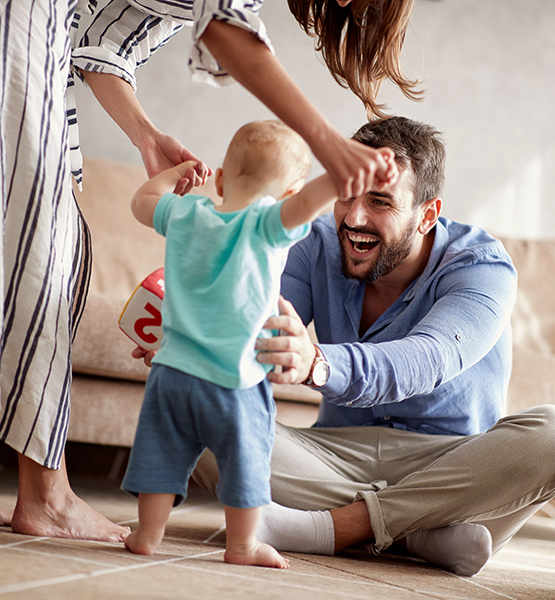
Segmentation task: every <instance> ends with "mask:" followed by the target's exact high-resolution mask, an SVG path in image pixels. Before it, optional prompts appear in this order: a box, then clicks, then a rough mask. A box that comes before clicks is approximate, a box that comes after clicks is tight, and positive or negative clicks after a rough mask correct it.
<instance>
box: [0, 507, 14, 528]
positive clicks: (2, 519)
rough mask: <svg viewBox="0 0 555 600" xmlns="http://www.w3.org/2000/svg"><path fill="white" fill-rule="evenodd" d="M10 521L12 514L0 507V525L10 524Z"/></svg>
mask: <svg viewBox="0 0 555 600" xmlns="http://www.w3.org/2000/svg"><path fill="white" fill-rule="evenodd" d="M11 523H12V516H11V514H10V513H9V512H7V511H5V510H4V509H3V508H0V527H6V526H10V525H11Z"/></svg>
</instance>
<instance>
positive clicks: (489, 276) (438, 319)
mask: <svg viewBox="0 0 555 600" xmlns="http://www.w3.org/2000/svg"><path fill="white" fill-rule="evenodd" d="M437 293H438V297H437V298H436V300H435V302H434V304H433V306H432V307H431V308H430V310H429V312H428V313H427V314H426V315H425V316H424V317H423V318H422V320H421V321H420V322H418V323H417V324H416V325H415V326H414V327H413V328H412V330H411V331H410V332H409V333H408V335H406V336H405V337H403V338H402V339H398V340H392V341H386V342H382V343H377V344H376V343H360V342H359V343H354V344H336V345H326V344H323V345H321V348H322V351H323V353H324V355H325V356H326V358H327V359H328V361H329V362H330V363H331V364H332V366H333V368H332V375H331V377H330V380H329V382H328V384H327V385H326V387H325V388H323V390H322V391H323V393H324V394H325V396H326V399H327V400H328V401H330V402H332V403H333V404H337V405H340V406H341V405H343V406H345V405H346V406H352V407H358V408H364V407H368V406H376V405H380V404H387V403H392V402H401V401H403V400H405V399H407V398H410V397H412V396H416V395H421V394H430V393H431V392H432V391H433V390H434V389H436V388H437V387H439V386H440V385H442V384H443V383H445V382H447V381H449V380H451V379H453V378H454V377H456V376H457V375H459V374H460V373H462V372H463V371H465V370H467V369H469V368H470V367H472V366H473V365H475V364H476V363H477V362H479V361H480V360H481V359H482V358H483V357H484V356H485V355H486V354H488V353H489V352H490V351H491V350H492V348H493V347H494V345H495V344H496V343H497V341H498V340H499V338H500V336H501V335H502V333H503V331H504V330H505V329H506V328H507V327H508V326H509V321H510V315H511V311H512V308H513V305H514V301H515V295H516V276H515V272H514V269H513V268H512V265H510V264H509V263H507V262H505V261H503V260H499V261H495V262H492V263H481V262H479V261H477V262H476V263H475V264H471V265H466V266H465V267H464V268H459V269H456V270H454V271H452V272H451V273H449V274H446V275H444V276H443V277H442V280H441V282H440V284H439V285H438V288H437Z"/></svg>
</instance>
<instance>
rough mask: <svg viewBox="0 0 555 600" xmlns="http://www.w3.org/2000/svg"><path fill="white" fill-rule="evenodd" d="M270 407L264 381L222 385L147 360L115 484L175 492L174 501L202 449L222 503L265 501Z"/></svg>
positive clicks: (131, 489)
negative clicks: (127, 451)
mask: <svg viewBox="0 0 555 600" xmlns="http://www.w3.org/2000/svg"><path fill="white" fill-rule="evenodd" d="M275 410H276V409H275V403H274V399H273V394H272V388H271V385H270V383H269V382H268V380H267V379H265V380H264V381H262V382H261V383H259V384H258V385H257V386H254V387H252V388H248V389H240V390H236V389H228V388H223V387H220V386H218V385H215V384H213V383H210V382H208V381H205V380H204V379H199V378H197V377H193V376H192V375H188V374H187V373H183V372H181V371H178V370H176V369H172V368H171V367H166V366H164V365H160V364H155V365H153V367H152V371H151V373H150V375H149V378H148V381H147V384H146V389H145V397H144V401H143V406H142V409H141V414H140V417H139V424H138V426H137V432H136V434H135V442H134V444H133V448H132V450H131V456H130V458H129V465H128V467H127V472H126V474H125V477H124V479H123V482H122V486H121V487H122V488H123V489H124V490H126V491H128V492H131V493H133V494H138V493H153V494H176V496H178V497H179V498H178V501H181V500H182V499H184V498H186V497H187V487H188V482H189V477H190V476H191V473H192V472H193V469H194V468H195V465H196V463H197V461H198V459H199V458H200V455H201V454H202V452H203V451H204V449H205V448H209V449H210V450H211V451H212V452H213V453H214V456H215V457H216V461H217V463H218V469H219V472H220V481H219V483H218V486H217V488H216V492H217V494H218V497H219V498H220V500H221V501H222V502H223V504H225V505H226V506H232V507H236V508H253V507H256V506H263V505H265V504H269V503H270V500H271V494H270V459H271V454H272V447H273V444H274V433H275Z"/></svg>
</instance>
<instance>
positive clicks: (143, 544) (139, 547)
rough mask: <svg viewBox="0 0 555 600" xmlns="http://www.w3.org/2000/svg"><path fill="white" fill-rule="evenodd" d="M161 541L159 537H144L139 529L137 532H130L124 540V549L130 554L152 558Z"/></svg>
mask: <svg viewBox="0 0 555 600" xmlns="http://www.w3.org/2000/svg"><path fill="white" fill-rule="evenodd" d="M161 541H162V539H161V538H160V537H159V536H155V537H153V536H150V535H145V534H144V533H143V532H142V531H141V528H140V527H139V529H137V531H133V532H131V533H130V534H129V535H128V536H127V537H126V538H125V542H124V543H125V547H126V548H127V549H128V550H129V551H130V552H134V553H135V554H145V555H147V556H152V555H153V554H154V553H155V552H156V550H157V549H158V546H159V545H160V542H161Z"/></svg>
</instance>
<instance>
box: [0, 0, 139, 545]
mask: <svg viewBox="0 0 555 600" xmlns="http://www.w3.org/2000/svg"><path fill="white" fill-rule="evenodd" d="M76 5H77V0H65V1H64V0H42V1H41V2H36V1H34V0H0V45H1V46H2V61H0V131H1V136H0V195H1V198H2V207H3V213H2V216H3V222H2V235H1V237H0V250H1V253H0V286H1V285H2V284H3V292H4V296H3V299H4V302H3V304H2V305H0V306H1V308H0V312H1V313H2V316H3V322H2V323H3V326H2V362H1V369H0V382H1V388H2V393H1V397H0V439H1V440H2V441H4V442H5V443H6V444H8V445H9V446H11V447H12V448H13V449H14V450H15V451H16V452H17V453H18V465H19V488H18V499H17V504H16V507H15V510H14V512H13V515H12V514H11V513H10V512H9V511H7V510H4V509H2V508H1V507H0V525H9V524H10V523H11V526H12V528H13V530H14V531H17V532H19V533H24V534H33V535H43V536H48V537H65V538H68V537H70V538H87V539H96V540H104V541H112V542H115V541H121V540H123V539H124V538H125V537H126V536H127V535H128V534H129V529H128V528H125V527H120V526H118V525H114V524H112V523H110V522H109V521H108V520H106V519H105V518H104V517H102V516H101V515H100V514H98V513H97V512H96V511H94V510H93V509H92V508H91V507H89V506H88V505H87V504H85V503H84V502H83V501H82V500H80V499H79V498H78V497H77V496H76V495H75V493H74V492H73V490H72V489H71V486H70V484H69V481H68V478H67V473H66V465H65V461H64V448H65V442H66V436H67V427H68V421H69V395H70V387H71V343H72V338H73V335H74V334H75V330H76V327H77V324H78V322H79V319H80V316H81V313H82V310H83V307H84V301H85V297H86V292H87V287H88V282H89V275H90V248H89V246H90V238H89V234H88V230H87V227H86V225H85V223H84V221H83V219H82V217H81V214H80V212H79V209H78V207H77V204H76V202H75V197H74V195H73V190H72V186H71V174H70V170H69V152H68V117H67V116H66V102H65V94H66V87H67V84H68V74H69V68H70V51H71V45H70V38H69V26H70V24H71V18H72V16H73V14H74V11H75V7H76Z"/></svg>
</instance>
